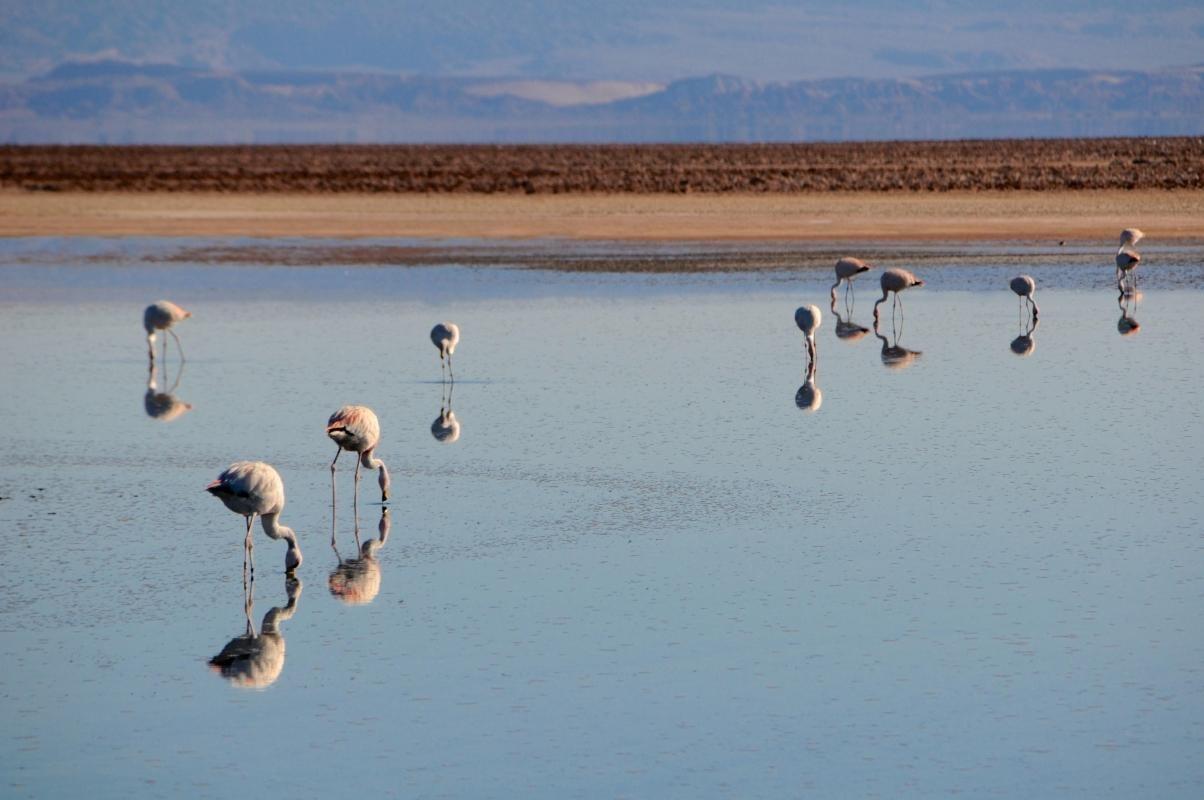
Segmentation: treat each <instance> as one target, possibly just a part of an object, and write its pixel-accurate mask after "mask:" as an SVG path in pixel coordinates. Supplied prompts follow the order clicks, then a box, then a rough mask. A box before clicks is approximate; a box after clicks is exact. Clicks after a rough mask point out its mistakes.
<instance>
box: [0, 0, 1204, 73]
mask: <svg viewBox="0 0 1204 800" xmlns="http://www.w3.org/2000/svg"><path fill="white" fill-rule="evenodd" d="M0 18H2V20H3V24H2V25H0V74H3V75H5V76H8V77H18V76H23V75H28V74H35V73H37V72H39V71H42V70H45V69H47V68H49V67H50V66H52V65H53V64H55V63H57V62H60V61H62V60H65V59H69V58H78V57H95V56H97V55H111V56H115V57H121V58H128V59H136V60H154V61H166V62H173V63H182V64H209V65H215V66H220V67H227V68H233V69H247V68H273V67H284V68H320V69H371V70H387V71H390V72H411V73H421V74H428V75H473V76H515V77H532V78H568V79H580V80H587V79H620V80H653V81H666V80H672V79H674V78H680V77H687V76H692V75H702V74H710V73H716V72H719V73H727V74H733V75H739V76H743V77H748V78H755V79H762V80H794V79H813V78H825V77H838V76H861V77H900V76H907V75H919V74H930V73H935V72H961V71H977V70H998V69H1033V68H1058V67H1079V68H1093V69H1098V68H1112V69H1151V68H1158V67H1164V66H1179V65H1186V64H1194V63H1201V62H1204V3H1200V2H1198V1H1197V2H1194V3H1193V2H1152V3H1143V4H1137V3H1133V2H1114V1H1112V0H1105V1H1104V2H1083V1H1081V0H1046V1H1045V2H1034V1H1033V0H998V1H997V2H995V3H992V4H984V3H978V2H962V1H960V0H946V1H945V2H924V3H911V4H903V3H890V2H881V1H880V0H863V1H861V2H849V3H831V2H824V3H821V2H812V1H810V0H804V2H795V3H788V2H771V1H769V2H767V1H766V0H741V1H740V2H720V1H719V0H659V1H658V0H650V1H648V2H636V1H635V0H613V1H612V2H605V0H603V1H602V2H597V1H596V0H595V1H593V2H586V1H583V0H563V1H557V0H513V2H480V1H479V0H478V1H475V2H474V1H470V0H469V1H466V0H460V1H458V2H457V1H455V0H453V1H452V2H431V1H430V0H396V1H389V0H348V1H347V2H342V3H329V2H317V1H316V0H293V1H292V2H288V1H287V0H271V1H261V2H235V1H234V0H197V1H195V2H189V3H186V2H178V1H177V0H107V1H106V2H94V1H93V0H86V1H84V2H79V1H78V0H76V1H75V2H67V1H66V0H43V1H42V2H26V1H22V2H14V1H13V0H0Z"/></svg>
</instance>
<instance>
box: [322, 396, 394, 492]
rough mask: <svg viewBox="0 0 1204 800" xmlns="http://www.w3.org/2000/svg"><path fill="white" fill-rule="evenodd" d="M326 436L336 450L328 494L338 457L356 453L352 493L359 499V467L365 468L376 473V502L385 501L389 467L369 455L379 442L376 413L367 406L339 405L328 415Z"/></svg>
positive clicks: (332, 484)
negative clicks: (357, 458) (378, 500)
mask: <svg viewBox="0 0 1204 800" xmlns="http://www.w3.org/2000/svg"><path fill="white" fill-rule="evenodd" d="M326 435H327V436H329V437H330V438H331V439H333V440H334V443H335V444H337V445H338V446H339V449H338V451H337V452H335V454H334V461H331V462H330V493H331V496H332V497H333V496H334V471H335V464H336V463H338V460H339V456H340V455H341V454H342V452H343V451H344V450H350V451H351V452H353V453H359V454H360V457H359V460H358V461H357V462H356V463H355V494H356V497H359V485H360V465H363V466H365V467H367V468H368V469H375V470H379V473H378V475H377V482H378V483H379V484H380V501H381V502H382V503H383V502H385V501H386V500H388V499H389V468H388V467H386V466H385V462H383V461H381V460H380V459H379V458H375V457H373V455H372V453H373V452H374V451H375V450H376V446H377V445H378V444H379V443H380V421H379V420H377V418H376V412H374V411H373V410H372V409H370V408H368V407H367V406H343V407H342V408H340V409H339V410H338V411H336V412H334V413H333V414H331V415H330V419H329V420H327V422H326Z"/></svg>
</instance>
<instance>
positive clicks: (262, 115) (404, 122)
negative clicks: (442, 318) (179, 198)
mask: <svg viewBox="0 0 1204 800" xmlns="http://www.w3.org/2000/svg"><path fill="white" fill-rule="evenodd" d="M1200 133H1204V67H1192V68H1182V69H1172V70H1158V71H1151V72H1137V71H1088V70H1031V71H1013V72H981V73H963V74H956V75H937V76H927V77H920V78H903V79H864V78H842V79H827V80H816V81H797V82H789V83H782V82H758V81H749V80H742V79H739V78H733V77H726V76H717V75H716V76H709V77H700V78H691V79H687V80H680V81H674V82H671V83H668V84H666V85H660V84H656V83H647V82H639V83H636V82H617V81H611V82H604V83H602V82H564V81H561V82H556V81H522V80H500V79H476V78H425V77H413V76H402V75H395V74H386V73H364V72H359V73H348V72H323V71H290V70H249V71H227V70H213V69H207V68H200V67H182V66H177V65H166V64H133V63H129V62H124V61H115V60H107V61H94V62H70V63H65V64H61V65H59V66H57V67H55V68H54V69H52V70H50V71H49V72H47V73H45V74H44V75H40V76H37V77H34V78H30V79H27V80H22V81H15V82H10V83H7V84H0V141H4V142H84V143H86V142H122V143H128V142H164V143H233V142H423V141H430V142H435V141H439V142H532V141H542V142H552V141H560V142H600V141H614V142H639V141H664V142H671V141H700V142H713V141H773V140H816V139H896V138H902V139H909V138H911V139H914V138H936V139H940V138H991V137H1005V136H1007V137H1015V136H1113V135H1195V134H1200Z"/></svg>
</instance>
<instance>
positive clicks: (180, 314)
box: [142, 300, 192, 361]
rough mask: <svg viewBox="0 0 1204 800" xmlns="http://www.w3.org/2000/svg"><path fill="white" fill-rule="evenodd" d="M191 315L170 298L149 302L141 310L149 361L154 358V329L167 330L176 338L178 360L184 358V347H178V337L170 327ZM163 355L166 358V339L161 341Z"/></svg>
mask: <svg viewBox="0 0 1204 800" xmlns="http://www.w3.org/2000/svg"><path fill="white" fill-rule="evenodd" d="M191 316H192V312H191V311H185V310H184V309H182V308H180V307H179V306H178V305H176V304H175V303H173V302H171V301H170V300H160V301H158V302H157V303H151V304H150V305H149V306H147V307H146V310H145V311H143V312H142V327H144V328H146V347H147V349H148V350H149V351H150V358H151V361H154V360H155V331H167V332H168V333H170V334H171V338H173V339H175V340H176V349H177V350H179V351H180V360H181V361H183V360H184V348H182V347H180V337H179V336H176V332H175V331H173V330H172V329H171V326H172V325H175V324H176V323H177V322H180V321H181V320H185V319H188V318H189V317H191ZM163 357H164V358H167V340H164V341H163Z"/></svg>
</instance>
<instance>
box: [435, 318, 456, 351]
mask: <svg viewBox="0 0 1204 800" xmlns="http://www.w3.org/2000/svg"><path fill="white" fill-rule="evenodd" d="M431 342H433V343H434V345H435V347H437V348H438V349H439V357H440V358H446V357H447V356H450V355H451V354H452V353H454V352H456V345H457V344H459V343H460V326H459V325H457V324H456V323H454V322H440V323H439V324H438V325H436V326H435V327H433V328H431Z"/></svg>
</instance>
